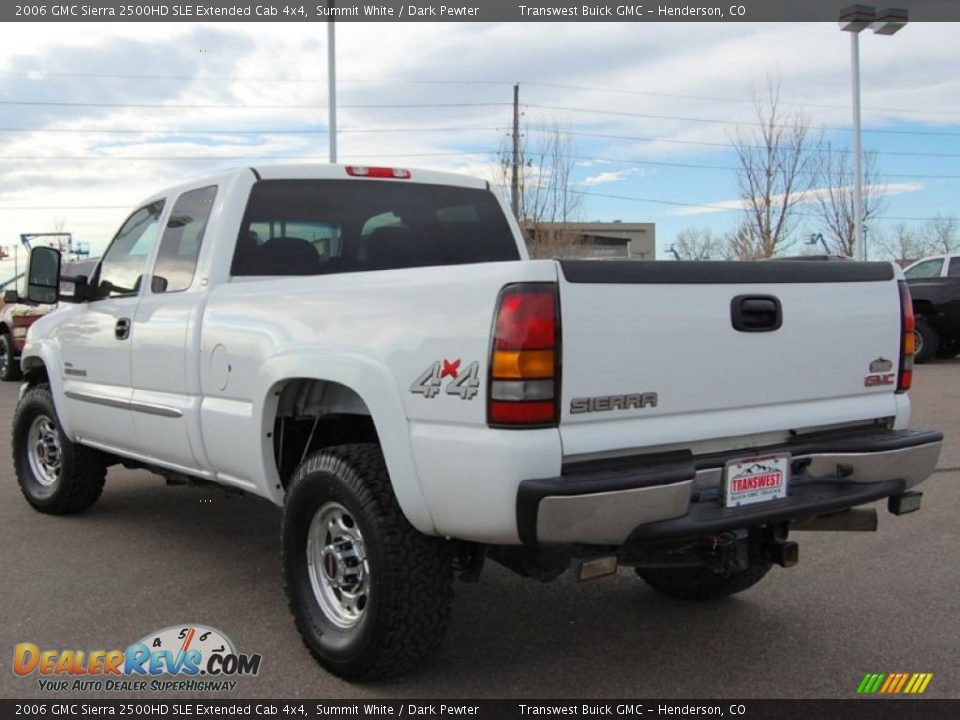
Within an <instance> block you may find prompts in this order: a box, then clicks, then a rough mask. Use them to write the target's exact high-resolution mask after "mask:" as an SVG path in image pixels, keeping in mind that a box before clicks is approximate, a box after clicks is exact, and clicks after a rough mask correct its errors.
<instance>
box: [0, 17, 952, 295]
mask: <svg viewBox="0 0 960 720" xmlns="http://www.w3.org/2000/svg"><path fill="white" fill-rule="evenodd" d="M337 33H338V34H337V40H338V48H337V49H338V73H339V77H340V92H339V101H340V104H341V105H343V106H344V107H343V109H342V110H341V113H340V116H339V123H340V126H341V128H343V129H344V130H345V131H347V132H344V133H343V134H342V135H341V136H340V137H341V140H340V154H341V159H342V160H344V161H351V160H356V161H361V162H364V163H367V164H374V163H377V162H381V163H383V164H397V165H405V166H413V167H430V168H438V169H445V170H454V171H459V172H466V173H469V174H475V175H481V176H486V177H488V179H493V171H492V168H493V161H494V155H493V154H492V153H493V152H494V151H495V150H496V149H497V147H498V146H499V145H500V144H501V143H502V142H503V140H504V138H505V136H506V135H505V134H506V132H507V129H508V125H509V122H510V113H511V109H510V107H509V102H510V99H511V87H510V84H511V82H512V81H520V82H521V101H522V102H524V103H527V104H530V105H539V106H551V107H552V108H566V109H564V110H557V109H547V108H543V107H525V108H524V113H525V120H527V121H532V122H539V121H544V122H550V121H554V120H558V121H562V122H564V123H567V124H568V125H569V127H570V129H571V130H572V131H573V132H574V133H575V135H576V134H577V133H589V134H599V135H616V136H620V137H621V138H642V139H632V140H631V139H616V138H597V137H588V136H583V135H576V136H575V138H574V139H575V141H576V155H577V156H578V158H581V159H580V160H579V165H578V172H577V177H576V182H577V187H578V188H580V189H581V190H583V191H585V192H591V193H600V194H613V195H617V196H621V197H633V198H646V199H660V200H663V201H667V202H680V203H691V204H694V205H696V204H703V205H720V206H723V204H724V203H726V204H728V205H731V203H732V205H731V206H732V207H734V208H736V207H737V202H736V197H737V195H736V186H735V183H734V176H733V173H732V172H726V171H723V170H722V168H724V167H726V166H730V165H731V164H732V163H733V158H732V157H731V155H730V153H729V150H727V149H726V148H724V147H723V146H724V145H725V144H727V143H728V142H729V139H730V137H731V136H732V134H733V133H734V132H735V130H736V125H735V124H733V123H735V122H737V121H749V120H750V119H751V112H752V108H751V105H750V103H749V102H748V100H749V96H750V92H751V88H752V86H754V85H759V84H762V82H763V78H764V75H765V73H768V72H779V73H780V75H781V77H782V83H783V90H782V95H783V98H782V99H783V100H784V101H785V102H788V103H797V104H798V105H803V109H804V112H805V113H806V115H807V117H808V119H809V122H810V124H812V125H825V126H828V127H838V128H846V127H849V123H850V86H849V82H850V81H849V70H850V68H849V62H850V58H849V41H848V37H847V36H846V35H845V34H843V33H841V32H840V31H839V30H838V29H837V27H836V25H834V24H832V23H819V24H801V23H794V24H726V25H724V24H706V23H704V24H690V23H683V24H676V25H673V24H629V23H603V24H600V23H584V24H577V23H569V24H557V23H512V24H500V25H497V24H463V25H456V24H447V23H443V24H440V23H436V24H431V23H423V24H409V23H407V24H390V23H384V24H370V23H340V24H338V26H337ZM958 40H960V33H958V26H957V25H955V24H932V23H915V24H912V25H910V26H908V27H907V28H906V29H905V30H903V31H902V32H901V33H900V34H898V35H897V36H895V37H879V36H877V37H875V36H872V35H869V34H864V35H863V36H862V41H861V52H862V63H863V104H864V107H865V110H864V123H865V125H866V126H867V127H870V128H880V129H887V130H891V129H893V130H897V131H898V132H897V133H887V134H870V133H867V134H865V136H864V138H865V145H866V146H867V147H868V148H870V149H873V150H876V151H878V152H880V153H881V154H882V159H881V162H880V166H881V175H882V176H883V175H884V174H886V175H887V176H886V177H881V180H882V181H883V182H884V184H888V185H889V186H890V193H889V195H890V201H891V202H890V208H889V209H888V210H887V211H886V212H887V214H888V215H889V216H890V217H891V218H893V219H891V220H890V222H894V221H895V218H899V217H918V218H920V217H928V216H932V215H934V214H937V213H949V214H953V213H954V212H955V198H956V195H957V193H956V191H957V189H958V182H957V180H955V179H950V178H943V177H942V176H944V175H947V176H950V175H952V176H955V177H956V176H960V171H958V164H957V157H960V92H958V91H960V76H958V74H957V68H958V67H960V43H958ZM71 73H73V74H83V75H88V76H89V77H63V76H61V75H60V74H71ZM104 75H128V76H160V77H154V78H151V79H135V78H129V77H127V78H119V77H102V76H104ZM210 77H214V78H217V79H214V80H211V79H204V78H210ZM424 81H445V82H424ZM560 86H563V87H560ZM587 88H599V89H587ZM27 100H32V101H39V102H67V103H94V104H100V105H101V106H100V107H75V106H49V105H47V106H43V105H22V104H16V103H19V102H22V101H27ZM0 101H2V102H3V104H0V114H2V117H0V128H3V129H7V130H9V129H26V130H31V131H32V132H17V133H12V132H0V145H2V147H0V157H2V158H3V163H4V170H3V172H2V174H0V231H2V236H0V245H3V246H8V247H9V246H10V245H12V244H14V243H16V242H17V237H18V235H19V233H21V232H41V231H49V230H52V229H54V226H55V225H56V224H57V223H58V222H62V223H63V224H64V225H65V226H66V229H67V230H70V231H72V232H73V233H74V235H75V237H77V238H78V239H80V240H83V241H87V242H90V243H91V245H92V246H93V247H94V249H95V250H98V249H102V247H103V246H104V244H105V243H106V242H107V241H108V240H109V238H110V236H111V235H112V234H113V232H114V231H115V229H116V227H117V226H118V225H119V223H120V222H121V221H122V220H123V218H124V217H125V215H126V214H127V210H126V209H125V208H130V209H132V207H131V206H132V205H133V204H134V203H136V202H138V201H139V199H140V198H142V197H144V196H146V195H148V194H150V193H152V192H154V191H156V190H158V189H160V188H162V187H164V186H166V185H171V184H174V183H177V182H181V181H183V180H185V179H188V178H190V177H194V176H200V175H204V174H208V173H210V172H213V171H215V170H218V169H221V168H223V167H228V166H237V165H251V164H265V163H266V162H269V160H267V161H262V160H261V161H258V160H253V159H246V158H252V157H264V156H268V157H271V158H277V159H279V158H281V157H282V158H288V159H306V158H314V159H315V160H316V161H323V160H324V159H325V158H326V152H327V149H326V148H327V137H326V135H325V134H322V132H320V133H317V132H314V133H311V134H302V133H290V132H288V133H274V134H266V135H251V134H241V133H236V134H232V133H224V131H237V130H259V129H265V130H274V131H276V130H288V131H289V130H303V129H312V130H314V131H317V130H319V131H323V130H325V128H326V117H327V113H326V102H327V99H326V26H325V25H324V24H323V23H301V24H297V23H290V24H287V23H225V24H214V23H207V24H176V23H106V24H93V23H74V24H71V23H59V24H56V23H44V24H16V25H14V24H6V25H5V26H4V27H3V28H2V29H0ZM10 103H14V104H10ZM488 103H501V104H497V105H492V104H488ZM118 104H134V105H153V106H158V105H161V106H162V105H182V106H197V105H205V106H211V105H212V106H217V105H230V106H244V107H231V108H210V107H187V108H173V109H171V108H166V109H164V108H162V107H126V108H125V107H105V106H104V105H118ZM478 104H479V105H478ZM361 105H378V106H383V105H395V106H396V105H432V106H434V107H392V108H383V107H379V108H360V107H351V106H361ZM452 105H461V106H459V107H454V106H452ZM253 106H267V107H259V108H257V107H253ZM437 106H442V107H437ZM616 113H620V114H616ZM639 115H643V116H646V117H640V116H639ZM651 115H653V116H658V115H659V116H668V118H656V117H649V116H651ZM677 118H687V119H677ZM398 128H402V129H410V128H413V129H417V128H420V130H419V131H416V132H369V131H371V130H380V131H386V130H396V129H398ZM437 128H443V129H444V130H443V131H439V130H436V129H437ZM55 129H56V130H71V129H72V130H76V129H81V130H84V131H89V130H111V129H112V130H117V129H124V130H131V129H132V130H138V131H142V130H153V131H157V132H155V133H153V134H132V133H117V134H108V133H89V132H87V133H65V132H51V130H55ZM174 129H194V130H203V131H210V130H216V131H219V133H218V134H212V135H198V134H194V135H170V134H163V131H170V130H174ZM350 130H360V131H365V132H349V131H350ZM918 132H920V133H930V132H940V133H946V134H943V135H929V134H927V135H920V134H911V133H918ZM834 134H835V135H836V137H835V138H834V139H835V140H836V141H837V142H839V143H841V144H843V143H846V142H848V141H849V134H846V133H844V132H842V131H840V130H838V131H837V132H836V133H834ZM700 143H705V144H700ZM710 143H716V144H717V145H710ZM888 153H908V154H906V155H897V154H888ZM910 153H929V154H930V156H929V157H928V156H924V155H920V154H910ZM938 154H940V155H943V154H946V155H947V157H944V156H940V157H936V155H938ZM949 155H955V156H957V157H949ZM411 156H419V157H411ZM43 157H46V158H50V157H53V158H60V159H57V160H49V161H44V160H37V159H33V158H43ZM91 157H96V158H100V159H89V158H91ZM171 157H176V158H188V159H187V160H170V159H149V158H171ZM77 158H79V159H77ZM103 158H106V159H103ZM110 158H116V159H110ZM139 158H147V159H139ZM219 158H224V159H222V160H221V159H219ZM274 161H276V160H274ZM648 163H666V164H665V165H656V164H648ZM677 164H681V165H684V164H686V165H689V164H694V165H698V164H700V165H708V166H713V167H712V168H689V167H686V168H678V167H674V166H675V165H677ZM717 168H721V169H719V170H718V169H717ZM919 176H922V177H919ZM931 176H941V177H931ZM91 206H110V207H102V208H98V209H86V208H90V207H91ZM114 206H116V207H114ZM21 208H37V209H21ZM584 215H585V217H584V219H591V220H592V219H602V220H609V219H614V218H619V219H623V220H624V221H655V222H657V225H658V247H659V248H660V250H661V256H662V250H663V248H665V247H666V246H668V245H669V243H670V242H671V240H672V236H673V235H675V233H676V232H677V231H678V230H680V229H682V228H683V227H686V226H689V224H690V223H691V222H701V221H702V222H704V223H706V225H707V226H709V227H711V228H713V229H716V230H717V231H722V230H723V229H727V228H730V227H732V226H733V225H734V224H735V222H736V213H731V212H728V213H716V212H710V213H705V212H703V208H700V209H699V210H698V208H696V207H682V206H673V207H671V206H668V205H658V204H654V203H644V202H640V201H628V200H615V199H612V198H603V197H596V196H585V208H584ZM814 229H815V228H814ZM878 230H879V228H878ZM0 275H3V277H0V280H2V279H4V278H5V277H6V275H5V274H4V270H3V268H2V267H0Z"/></svg>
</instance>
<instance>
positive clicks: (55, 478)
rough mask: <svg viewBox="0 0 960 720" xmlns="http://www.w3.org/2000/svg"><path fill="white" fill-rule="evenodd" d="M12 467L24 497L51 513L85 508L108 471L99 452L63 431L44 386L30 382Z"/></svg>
mask: <svg viewBox="0 0 960 720" xmlns="http://www.w3.org/2000/svg"><path fill="white" fill-rule="evenodd" d="M13 467H14V470H15V472H16V474H17V481H18V482H19V483H20V491H21V492H22V493H23V496H24V497H25V498H26V499H27V502H28V503H30V504H31V505H32V506H33V507H34V509H36V510H39V511H40V512H42V513H47V514H49V515H67V514H71V513H79V512H83V511H84V510H86V509H87V508H89V507H90V506H91V505H93V504H94V503H95V502H96V501H97V500H98V499H99V498H100V493H101V492H102V491H103V483H104V481H105V479H106V476H107V467H106V463H104V461H103V457H102V456H101V455H100V453H98V452H97V451H96V450H92V449H90V448H86V447H83V446H82V445H78V444H76V443H73V442H70V440H69V439H68V438H67V436H66V435H65V434H64V432H63V428H61V427H60V420H59V419H58V417H57V409H56V407H55V406H54V404H53V396H52V395H51V394H50V388H49V387H48V386H47V385H34V386H33V387H31V388H30V389H29V390H27V392H26V393H25V394H24V396H23V399H22V400H20V403H19V404H18V405H17V410H16V413H15V415H14V418H13Z"/></svg>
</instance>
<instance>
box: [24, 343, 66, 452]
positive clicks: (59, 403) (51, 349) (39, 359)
mask: <svg viewBox="0 0 960 720" xmlns="http://www.w3.org/2000/svg"><path fill="white" fill-rule="evenodd" d="M20 367H21V369H22V370H23V372H24V374H26V373H28V372H29V371H30V370H33V369H36V368H38V367H44V368H46V371H47V378H48V380H49V382H50V392H51V393H52V394H53V405H54V407H56V409H57V417H58V418H59V420H60V427H62V428H63V432H64V434H65V435H66V436H67V437H68V438H70V440H74V439H75V438H76V435H74V433H73V429H72V426H71V422H70V416H69V414H68V413H67V412H66V408H65V407H64V404H63V373H62V372H61V368H62V367H63V363H62V361H61V359H60V348H59V347H58V346H57V344H56V343H55V342H54V341H53V340H50V339H47V338H42V339H39V340H33V339H30V336H27V344H26V345H24V347H23V352H22V353H20Z"/></svg>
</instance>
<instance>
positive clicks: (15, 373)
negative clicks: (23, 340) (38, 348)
mask: <svg viewBox="0 0 960 720" xmlns="http://www.w3.org/2000/svg"><path fill="white" fill-rule="evenodd" d="M21 377H22V375H21V373H20V358H18V357H17V356H16V352H15V349H14V345H13V337H12V336H11V335H10V333H8V332H5V333H0V380H5V381H7V382H13V381H15V380H19V379H20V378H21Z"/></svg>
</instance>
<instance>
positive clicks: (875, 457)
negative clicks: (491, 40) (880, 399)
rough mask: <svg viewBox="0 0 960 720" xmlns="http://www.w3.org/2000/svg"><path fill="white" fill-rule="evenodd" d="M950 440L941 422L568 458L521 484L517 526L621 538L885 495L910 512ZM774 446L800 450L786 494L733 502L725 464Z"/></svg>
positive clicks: (718, 526)
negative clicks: (739, 445) (702, 450)
mask: <svg viewBox="0 0 960 720" xmlns="http://www.w3.org/2000/svg"><path fill="white" fill-rule="evenodd" d="M942 440H943V435H942V434H941V433H939V432H935V431H932V430H899V431H896V430H870V431H866V432H865V431H858V432H854V433H846V434H843V435H837V434H832V435H823V436H815V437H807V438H802V439H798V440H796V441H794V442H791V443H787V444H784V445H779V446H775V447H766V448H751V449H746V450H736V451H732V452H727V453H713V454H710V455H702V456H694V455H690V454H686V455H684V454H677V453H673V454H670V455H666V456H637V457H630V458H619V459H617V460H613V461H611V460H604V461H600V462H592V463H580V464H576V465H569V466H565V473H564V474H563V475H561V476H560V477H558V478H550V479H544V480H527V481H524V482H522V483H521V484H520V488H519V490H518V493H517V527H518V532H519V535H520V539H521V540H522V541H523V542H524V543H525V544H527V545H537V544H539V543H581V544H590V545H610V546H620V545H624V544H628V543H634V542H656V541H662V540H668V539H674V538H684V537H691V536H697V535H704V534H710V533H716V532H721V531H724V530H730V529H736V528H745V527H753V526H757V525H766V524H769V523H776V522H783V521H790V520H804V519H808V518H814V517H817V516H819V515H826V514H829V513H837V512H841V511H843V510H846V509H848V508H852V507H855V506H857V505H862V504H864V503H868V502H872V501H875V500H879V499H882V498H891V499H890V501H889V508H890V511H891V512H893V513H895V514H903V513H906V512H911V511H913V510H916V509H917V508H918V507H919V498H915V497H914V494H913V493H908V492H906V491H907V490H908V489H909V488H911V487H913V486H914V485H916V484H918V483H920V482H922V481H923V480H925V479H926V478H927V477H929V476H930V474H931V473H932V472H933V471H934V469H935V468H936V464H937V459H938V458H939V455H940V446H941V443H942ZM773 453H790V455H791V458H792V472H791V475H792V477H791V479H790V483H789V485H788V495H787V497H785V498H783V499H780V500H772V501H768V502H764V503H759V504H755V505H748V506H743V507H739V508H726V507H725V506H724V503H723V498H722V494H723V491H722V479H723V468H724V465H725V463H726V462H727V461H728V460H733V459H737V458H742V457H748V456H756V455H766V454H773Z"/></svg>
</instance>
